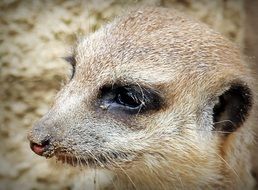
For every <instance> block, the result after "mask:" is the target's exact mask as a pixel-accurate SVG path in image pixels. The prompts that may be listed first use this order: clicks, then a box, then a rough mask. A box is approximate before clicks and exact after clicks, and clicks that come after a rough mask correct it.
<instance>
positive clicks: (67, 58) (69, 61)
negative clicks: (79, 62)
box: [64, 55, 76, 79]
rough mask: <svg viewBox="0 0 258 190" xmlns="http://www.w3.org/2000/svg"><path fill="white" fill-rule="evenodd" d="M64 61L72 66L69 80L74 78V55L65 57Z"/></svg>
mask: <svg viewBox="0 0 258 190" xmlns="http://www.w3.org/2000/svg"><path fill="white" fill-rule="evenodd" d="M64 60H65V61H66V62H68V63H70V65H71V66H72V75H71V79H72V78H73V77H74V74H75V67H76V60H75V57H74V55H71V56H67V57H64Z"/></svg>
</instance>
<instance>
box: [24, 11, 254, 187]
mask: <svg viewBox="0 0 258 190" xmlns="http://www.w3.org/2000/svg"><path fill="white" fill-rule="evenodd" d="M66 60H67V61H68V62H70V63H71V65H72V68H73V73H72V76H71V79H70V80H69V82H68V83H67V84H66V85H65V86H64V87H63V89H62V90H61V91H60V92H59V93H58V95H57V97H56V101H55V103H54V105H53V107H52V108H51V110H50V111H49V113H47V114H46V115H45V116H44V117H43V118H42V119H41V120H40V121H39V123H38V124H36V125H35V126H34V127H33V129H32V130H31V132H30V133H29V136H28V137H29V140H30V141H31V147H32V150H33V151H34V152H35V153H37V154H39V155H43V156H46V157H56V158H57V159H58V160H61V161H62V162H64V163H67V164H71V165H73V166H82V167H85V168H87V167H89V168H95V169H96V170H98V169H100V168H101V169H105V170H108V171H111V172H112V173H113V174H114V176H115V177H114V178H112V183H111V184H110V187H109V188H110V189H112V188H113V189H115V188H117V189H174V188H175V189H241V188H243V187H245V188H247V189H251V188H252V187H253V186H254V180H253V178H252V176H251V173H250V171H251V165H250V152H249V148H248V147H249V146H250V144H251V139H252V138H253V136H252V129H251V128H250V126H249V125H250V122H251V120H252V118H253V117H254V111H253V107H254V106H253V105H254V104H255V101H254V98H253V97H254V96H253V94H254V93H253V89H254V88H253V86H252V85H253V82H252V80H253V79H252V76H251V74H250V71H249V69H248V67H247V64H246V63H245V61H244V60H243V58H242V56H241V53H240V51H239V50H238V48H237V47H235V46H234V45H233V44H232V43H231V42H229V41H228V40H227V39H225V38H224V37H222V36H221V35H220V34H218V33H217V32H214V31H213V30H211V29H210V28H208V27H207V26H206V25H204V24H202V23H199V22H198V21H195V20H193V19H191V18H188V17H186V16H184V15H183V14H181V13H178V12H177V11H175V10H169V9H164V8H146V9H142V10H134V11H131V12H129V13H127V14H126V15H125V16H122V17H120V18H118V19H116V20H115V21H113V22H112V23H110V24H108V25H106V26H105V27H103V28H102V29H100V30H98V31H97V32H95V33H93V34H91V35H89V36H88V37H85V38H83V39H81V40H80V41H79V42H78V44H77V45H76V47H75V48H74V52H73V54H72V55H71V56H69V57H68V58H66ZM73 160H76V162H74V161H73Z"/></svg>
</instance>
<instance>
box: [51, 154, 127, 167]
mask: <svg viewBox="0 0 258 190" xmlns="http://www.w3.org/2000/svg"><path fill="white" fill-rule="evenodd" d="M55 157H56V159H57V161H60V162H62V163H63V164H68V165H71V166H73V167H76V166H79V167H90V168H96V167H101V168H104V167H106V168H110V167H112V166H113V167H117V166H118V164H119V163H120V162H125V161H128V159H126V157H127V155H126V154H125V153H122V154H118V153H108V154H106V155H103V154H101V155H92V156H86V157H80V156H75V155H72V154H69V153H57V154H55Z"/></svg>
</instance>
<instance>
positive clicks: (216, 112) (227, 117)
mask: <svg viewBox="0 0 258 190" xmlns="http://www.w3.org/2000/svg"><path fill="white" fill-rule="evenodd" d="M252 104H253V101H252V92H251V90H250V88H249V87H248V86H247V85H246V84H243V83H234V84H232V85H231V87H230V88H229V89H228V90H226V91H225V92H223V94H222V95H220V96H219V102H218V103H217V104H216V105H215V106H214V108H213V118H214V130H219V131H223V132H225V134H226V133H231V132H234V131H236V130H237V129H238V128H239V127H241V126H242V124H243V122H244V121H245V120H246V118H247V117H248V115H249V113H250V111H251V108H252Z"/></svg>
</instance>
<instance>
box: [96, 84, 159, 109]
mask: <svg viewBox="0 0 258 190" xmlns="http://www.w3.org/2000/svg"><path fill="white" fill-rule="evenodd" d="M100 102H101V103H100V107H101V108H103V109H107V110H108V111H111V112H116V111H117V112H121V111H122V112H124V113H127V114H138V113H142V112H144V111H147V110H154V109H159V108H161V107H162V102H163V100H162V98H161V97H160V95H159V94H158V93H157V92H156V91H154V90H152V89H149V88H143V87H139V86H136V85H127V86H118V85H113V86H112V87H104V88H102V89H101V95H100Z"/></svg>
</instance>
